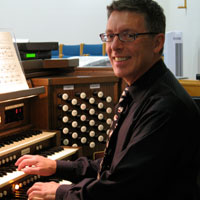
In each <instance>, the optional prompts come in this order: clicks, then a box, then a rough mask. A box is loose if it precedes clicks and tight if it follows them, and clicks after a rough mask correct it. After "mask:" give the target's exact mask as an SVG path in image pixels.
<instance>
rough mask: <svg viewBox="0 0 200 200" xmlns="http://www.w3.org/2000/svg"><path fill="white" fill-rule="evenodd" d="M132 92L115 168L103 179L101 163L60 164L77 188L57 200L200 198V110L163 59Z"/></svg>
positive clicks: (59, 169)
mask: <svg viewBox="0 0 200 200" xmlns="http://www.w3.org/2000/svg"><path fill="white" fill-rule="evenodd" d="M129 91H130V95H131V97H130V98H131V104H130V106H129V111H128V113H127V116H126V117H125V119H124V121H123V123H122V124H121V126H120V128H119V131H118V133H117V139H116V148H115V153H114V156H113V159H112V163H111V167H110V169H109V170H105V171H103V172H102V174H101V177H100V179H99V180H98V179H97V178H96V177H97V171H98V169H99V162H100V160H96V161H91V160H88V159H87V158H79V159H78V160H76V161H74V162H72V161H69V162H65V161H57V172H56V174H57V175H58V176H62V177H63V178H66V179H68V180H71V181H73V182H75V184H73V185H71V186H66V185H63V186H60V187H59V188H58V190H57V192H56V199H65V200H71V199H74V200H78V199H82V200H100V199H101V200H102V199H104V200H106V199H109V200H110V199H115V200H117V199H133V200H139V199H145V200H146V199H149V198H152V199H154V200H156V199H159V200H161V199H162V200H165V199H166V200H186V199H188V200H194V199H198V196H197V195H198V194H197V190H198V188H197V183H196V178H197V172H198V159H200V157H198V154H199V143H200V140H199V131H198V129H197V128H198V123H199V122H200V121H199V119H200V117H199V116H200V115H199V111H198V108H197V106H196V105H195V104H194V102H193V101H192V99H191V97H190V96H189V95H188V94H187V92H186V91H185V90H184V89H183V87H182V86H181V85H180V84H179V82H178V81H177V80H176V78H175V77H174V76H173V74H172V73H171V72H170V71H169V70H168V69H167V68H166V66H165V65H164V63H163V61H162V60H160V61H158V62H157V63H156V64H155V65H154V66H152V68H151V69H150V70H149V71H148V72H146V73H145V74H144V75H143V76H142V77H141V78H139V79H138V80H137V81H136V82H135V83H134V84H132V85H131V86H130V89H129ZM111 138H112V137H111ZM113 138H114V137H113Z"/></svg>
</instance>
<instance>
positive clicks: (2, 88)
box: [0, 29, 29, 94]
mask: <svg viewBox="0 0 200 200" xmlns="http://www.w3.org/2000/svg"><path fill="white" fill-rule="evenodd" d="M13 40H14V35H13V33H11V32H6V31H2V30H1V29H0V94H3V93H9V92H16V91H19V90H27V89H29V87H28V84H27V82H26V78H25V75H24V72H23V69H22V66H21V64H20V61H19V59H20V58H19V56H18V55H19V54H18V52H17V51H18V50H17V47H16V46H15V45H14V43H13Z"/></svg>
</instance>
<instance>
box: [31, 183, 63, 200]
mask: <svg viewBox="0 0 200 200" xmlns="http://www.w3.org/2000/svg"><path fill="white" fill-rule="evenodd" d="M59 186H60V184H58V183H56V182H47V183H42V182H37V183H35V184H34V185H33V186H32V187H31V188H29V190H28V191H27V194H28V200H55V198H56V190H57V188H58V187H59Z"/></svg>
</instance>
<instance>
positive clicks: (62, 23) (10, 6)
mask: <svg viewBox="0 0 200 200" xmlns="http://www.w3.org/2000/svg"><path fill="white" fill-rule="evenodd" d="M110 2H111V0H34V1H33V0H32V1H31V0H17V1H13V0H0V28H12V29H13V31H14V33H15V36H16V38H29V39H30V41H33V42H34V41H37V42H40V41H58V42H59V43H66V44H79V43H81V42H84V43H100V42H101V41H100V38H99V33H102V32H104V31H105V26H106V20H107V16H106V6H107V5H108V4H109V3H110Z"/></svg>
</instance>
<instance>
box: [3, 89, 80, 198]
mask: <svg viewBox="0 0 200 200" xmlns="http://www.w3.org/2000/svg"><path fill="white" fill-rule="evenodd" d="M31 91H32V92H30V90H27V91H18V92H13V93H6V94H0V199H27V196H26V194H25V191H24V189H25V190H26V189H27V187H28V186H29V187H30V185H31V184H33V183H34V182H36V181H38V180H40V181H41V180H43V177H40V176H35V175H26V174H24V172H22V171H18V170H17V169H16V167H15V165H14V163H15V162H16V160H17V159H18V158H19V157H21V156H22V155H25V154H39V155H43V156H46V157H48V158H51V159H53V160H58V159H59V160H61V159H75V158H76V156H77V151H78V148H63V147H61V146H60V141H61V134H60V132H59V131H58V130H55V131H54V130H51V131H50V130H41V129H36V127H34V126H33V124H32V123H31V121H32V119H31V106H32V101H33V100H37V99H38V97H37V95H38V94H40V93H42V92H44V88H34V89H32V90H31ZM40 117H42V115H41V116H40ZM19 191H20V192H19ZM22 191H23V192H22Z"/></svg>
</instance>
